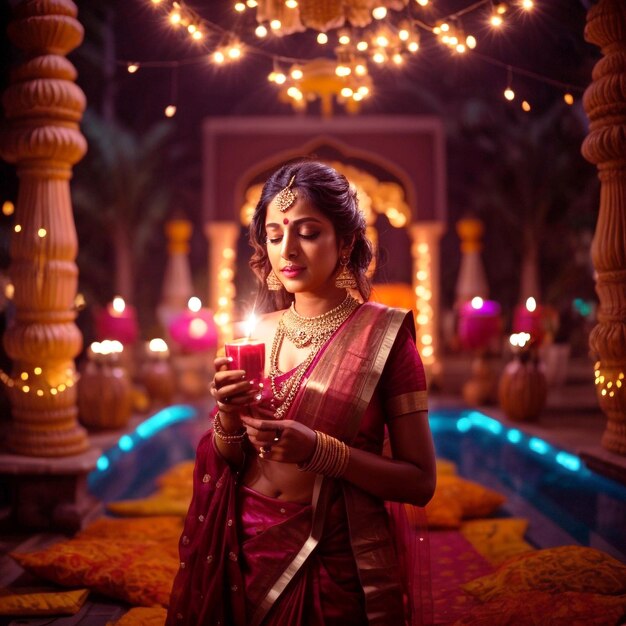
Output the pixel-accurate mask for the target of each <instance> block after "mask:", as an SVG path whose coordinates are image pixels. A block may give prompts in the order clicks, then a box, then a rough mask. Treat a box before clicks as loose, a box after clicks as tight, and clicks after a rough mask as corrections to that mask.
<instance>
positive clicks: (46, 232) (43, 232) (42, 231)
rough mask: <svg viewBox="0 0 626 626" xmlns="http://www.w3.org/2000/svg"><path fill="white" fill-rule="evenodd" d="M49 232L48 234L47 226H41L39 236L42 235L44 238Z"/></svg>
mask: <svg viewBox="0 0 626 626" xmlns="http://www.w3.org/2000/svg"><path fill="white" fill-rule="evenodd" d="M47 234H48V231H47V230H46V229H45V228H40V229H39V230H38V231H37V236H38V237H41V239H43V238H44V237H45V236H46V235H47Z"/></svg>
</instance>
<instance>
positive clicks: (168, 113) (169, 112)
mask: <svg viewBox="0 0 626 626" xmlns="http://www.w3.org/2000/svg"><path fill="white" fill-rule="evenodd" d="M164 113H165V117H174V116H175V115H176V106H175V105H173V104H168V105H167V106H166V107H165V110H164Z"/></svg>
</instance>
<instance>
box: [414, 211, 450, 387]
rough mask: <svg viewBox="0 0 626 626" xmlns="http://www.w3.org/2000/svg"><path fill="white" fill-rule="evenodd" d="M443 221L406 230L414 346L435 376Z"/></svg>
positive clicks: (421, 223) (420, 224)
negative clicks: (414, 324) (409, 240)
mask: <svg viewBox="0 0 626 626" xmlns="http://www.w3.org/2000/svg"><path fill="white" fill-rule="evenodd" d="M444 230H445V225H444V224H443V223H442V222H417V223H414V224H411V225H410V227H409V234H410V236H411V256H412V258H413V273H412V283H413V284H412V286H413V291H414V293H415V308H416V311H417V317H416V322H417V324H416V328H417V347H418V349H419V351H420V354H421V356H422V360H423V361H424V366H425V367H426V369H427V371H428V373H429V375H430V376H431V377H432V376H435V377H436V376H438V375H439V370H440V368H439V366H438V348H439V320H440V311H439V301H440V294H439V284H440V283H439V255H440V252H439V244H440V240H441V236H442V235H443V233H444Z"/></svg>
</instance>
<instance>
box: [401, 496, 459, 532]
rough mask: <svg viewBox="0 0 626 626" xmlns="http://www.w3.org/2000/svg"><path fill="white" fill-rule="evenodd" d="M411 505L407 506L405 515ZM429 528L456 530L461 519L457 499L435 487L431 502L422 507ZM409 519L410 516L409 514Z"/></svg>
mask: <svg viewBox="0 0 626 626" xmlns="http://www.w3.org/2000/svg"><path fill="white" fill-rule="evenodd" d="M411 506H412V505H410V504H407V505H406V508H407V514H408V511H409V510H410V508H411ZM424 508H425V510H426V519H427V520H428V527H429V528H458V527H459V526H460V525H461V519H462V518H463V508H462V507H461V503H460V502H459V500H458V498H455V497H453V496H452V495H451V494H449V493H447V492H446V491H445V490H444V489H440V488H439V486H437V489H436V490H435V495H434V496H433V498H432V500H431V501H430V502H429V503H428V504H427V505H426V506H425V507H424ZM409 519H411V516H410V514H409Z"/></svg>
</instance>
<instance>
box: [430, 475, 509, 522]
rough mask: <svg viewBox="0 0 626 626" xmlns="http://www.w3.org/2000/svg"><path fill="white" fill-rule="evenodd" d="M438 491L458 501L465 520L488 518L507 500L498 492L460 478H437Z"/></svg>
mask: <svg viewBox="0 0 626 626" xmlns="http://www.w3.org/2000/svg"><path fill="white" fill-rule="evenodd" d="M437 491H440V492H442V493H445V494H446V496H449V497H450V498H453V499H455V500H457V501H458V502H459V504H460V505H461V509H462V511H463V517H464V518H473V517H487V516H489V515H491V514H492V513H493V512H494V511H495V510H496V509H497V508H498V507H499V506H500V505H502V504H503V503H504V502H505V500H506V498H505V497H504V496H503V495H502V494H500V493H498V492H497V491H494V490H493V489H489V488H487V487H483V485H480V484H479V483H476V482H474V481H472V480H467V479H465V478H461V477H459V476H445V475H444V476H437ZM435 493H436V492H435Z"/></svg>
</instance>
